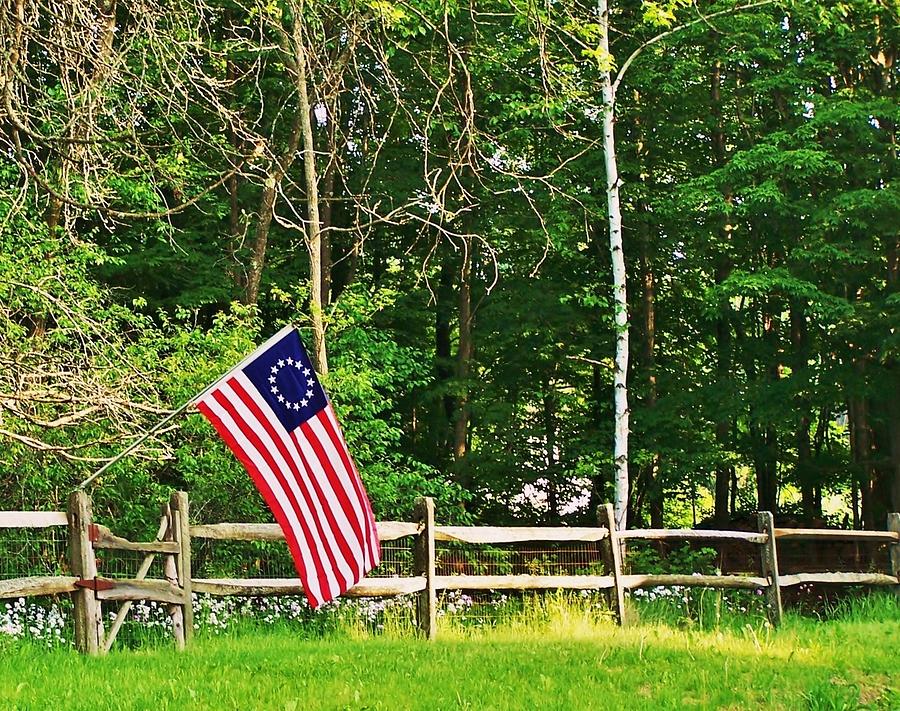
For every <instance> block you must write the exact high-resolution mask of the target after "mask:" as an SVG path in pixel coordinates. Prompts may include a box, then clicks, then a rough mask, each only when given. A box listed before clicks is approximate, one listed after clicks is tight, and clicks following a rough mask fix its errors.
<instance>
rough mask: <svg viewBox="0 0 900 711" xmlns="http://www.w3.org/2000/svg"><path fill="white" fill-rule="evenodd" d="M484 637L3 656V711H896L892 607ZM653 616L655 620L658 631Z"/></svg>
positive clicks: (265, 638)
mask: <svg viewBox="0 0 900 711" xmlns="http://www.w3.org/2000/svg"><path fill="white" fill-rule="evenodd" d="M540 613H541V614H539V615H533V616H531V618H530V619H525V618H523V619H521V620H519V621H515V620H511V621H507V622H504V623H503V624H501V625H499V626H497V627H495V628H491V629H477V630H473V629H467V628H463V627H460V626H459V625H453V624H447V625H445V626H444V628H443V629H442V631H441V632H442V638H441V639H440V640H439V641H438V642H437V643H431V644H429V643H427V642H424V641H421V640H417V639H411V638H409V637H407V636H401V635H398V634H392V633H391V632H390V631H388V632H382V633H380V634H378V635H370V634H369V633H367V632H365V631H364V630H358V629H353V628H348V629H346V630H344V631H342V632H338V633H333V634H329V635H327V636H326V637H324V638H323V639H317V640H312V639H303V638H301V637H300V636H299V635H298V634H297V633H296V632H292V631H290V630H289V629H287V628H285V627H282V626H275V627H273V628H271V629H267V630H256V631H253V632H247V631H245V632H243V633H240V634H234V635H228V636H225V637H201V638H200V639H198V640H197V642H196V643H195V645H194V646H193V648H192V649H190V650H189V651H188V652H187V653H185V654H175V653H173V652H172V651H170V650H169V649H167V648H159V647H157V648H154V649H149V650H137V651H129V650H125V651H119V652H114V653H113V654H111V655H109V656H108V657H105V658H99V659H88V658H84V657H80V656H79V655H77V654H75V653H74V652H70V651H67V650H64V649H61V650H56V651H47V650H43V649H40V648H38V647H37V646H36V645H33V644H25V643H21V642H18V643H6V644H0V708H2V709H4V710H14V709H16V710H17V709H73V710H74V709H85V710H88V709H90V710H91V711H96V710H99V709H154V710H161V709H176V708H177V709H284V710H287V711H290V710H298V711H299V710H301V709H567V710H569V709H599V708H603V709H620V708H623V709H644V708H646V709H682V708H711V709H712V708H715V709H719V708H721V709H756V708H767V709H768V708H772V709H854V708H873V709H900V603H898V601H897V599H896V598H895V597H892V596H884V597H876V598H870V599H867V600H863V601H860V602H858V603H856V604H855V605H852V606H848V607H847V608H846V609H844V610H843V611H842V612H840V613H839V614H836V615H835V616H834V617H833V618H832V619H829V620H827V621H818V620H812V619H808V618H799V617H792V616H789V617H788V619H787V622H786V624H785V625H784V627H783V628H781V629H779V630H777V631H774V630H772V629H770V628H769V627H768V625H767V624H766V623H764V622H763V621H761V620H760V619H759V618H758V617H756V618H748V617H747V616H744V617H743V619H741V618H738V617H736V618H733V619H727V620H719V622H718V623H717V624H716V625H714V626H709V625H707V626H706V627H705V628H701V627H700V626H699V625H692V623H690V622H689V621H682V622H681V623H680V624H673V623H672V622H665V621H664V616H660V615H656V616H655V618H654V616H653V615H645V616H644V618H645V619H644V621H642V622H640V623H638V624H635V625H633V626H631V627H628V628H626V629H618V628H617V627H615V626H614V625H613V624H611V623H610V622H608V621H606V620H603V619H597V618H596V616H595V615H593V614H592V613H591V611H590V610H589V609H587V608H583V607H579V606H577V605H572V604H571V603H568V602H566V603H563V602H559V603H555V602H554V601H553V598H550V599H548V600H547V602H545V603H544V605H543V608H542V609H541V611H540ZM660 617H662V618H663V620H662V621H660Z"/></svg>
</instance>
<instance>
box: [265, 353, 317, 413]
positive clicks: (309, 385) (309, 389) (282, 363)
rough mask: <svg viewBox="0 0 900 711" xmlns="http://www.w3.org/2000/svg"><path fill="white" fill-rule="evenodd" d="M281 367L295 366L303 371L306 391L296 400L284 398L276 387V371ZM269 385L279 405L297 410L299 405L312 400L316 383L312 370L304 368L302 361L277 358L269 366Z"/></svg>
mask: <svg viewBox="0 0 900 711" xmlns="http://www.w3.org/2000/svg"><path fill="white" fill-rule="evenodd" d="M282 368H296V369H297V370H299V371H301V372H302V373H303V377H304V378H305V379H306V392H305V393H304V396H303V397H301V398H300V400H298V401H296V402H295V401H292V400H289V399H288V398H286V397H285V396H284V394H283V393H282V392H281V391H280V390H279V389H278V383H277V380H278V372H279V371H280V370H281V369H282ZM269 386H270V387H269V390H271V391H272V394H273V395H274V396H275V399H276V400H278V402H279V403H280V404H281V405H284V407H285V408H287V409H288V410H294V411H299V410H300V408H301V407H306V406H307V405H309V401H310V400H312V396H313V388H314V387H315V386H316V383H315V381H314V380H313V378H312V371H311V370H310V369H309V368H304V367H303V363H301V362H300V361H299V360H294V359H293V358H279V359H278V361H277V362H276V363H275V364H274V365H273V366H272V368H271V375H269Z"/></svg>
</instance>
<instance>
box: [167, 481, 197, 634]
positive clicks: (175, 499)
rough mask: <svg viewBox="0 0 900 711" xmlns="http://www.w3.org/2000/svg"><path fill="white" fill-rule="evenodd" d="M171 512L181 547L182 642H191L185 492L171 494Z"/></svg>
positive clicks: (188, 506)
mask: <svg viewBox="0 0 900 711" xmlns="http://www.w3.org/2000/svg"><path fill="white" fill-rule="evenodd" d="M171 505H172V512H173V513H174V514H175V521H174V523H175V540H176V541H177V542H178V544H179V545H180V546H181V552H180V553H179V554H178V584H179V585H180V586H181V589H182V590H183V592H184V603H183V604H182V617H183V619H184V641H185V644H187V643H189V642H190V641H191V638H192V637H193V636H194V604H193V596H192V594H191V592H192V591H191V575H192V574H193V571H192V570H191V524H190V504H189V502H188V495H187V492H186V491H176V492H175V493H174V494H172V504H171Z"/></svg>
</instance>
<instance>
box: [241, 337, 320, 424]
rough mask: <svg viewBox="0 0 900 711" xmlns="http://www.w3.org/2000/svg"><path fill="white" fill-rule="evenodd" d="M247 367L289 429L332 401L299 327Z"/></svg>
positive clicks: (260, 390)
mask: <svg viewBox="0 0 900 711" xmlns="http://www.w3.org/2000/svg"><path fill="white" fill-rule="evenodd" d="M243 370H244V374H245V375H246V376H247V377H248V378H249V379H250V382H252V383H253V384H254V385H255V386H256V389H257V390H259V392H260V394H261V395H262V396H263V397H264V398H265V399H266V402H268V403H269V406H270V407H271V408H272V412H274V413H275V416H276V417H277V418H278V419H279V421H280V422H281V424H282V425H284V428H285V429H286V430H288V431H291V430H294V429H296V428H297V427H299V426H300V425H301V424H303V423H304V422H306V421H307V420H308V419H309V418H310V417H312V416H313V415H316V414H317V413H318V412H320V411H321V410H322V409H323V408H324V407H325V405H326V404H327V403H328V400H327V399H326V397H325V391H324V390H322V386H321V385H319V380H318V378H316V371H315V370H314V369H313V367H312V363H311V362H310V360H309V356H308V355H307V354H306V349H305V348H304V347H303V344H302V343H301V342H300V335H299V334H298V333H297V331H296V330H294V331H291V332H290V333H288V334H287V335H286V336H285V337H284V338H282V339H281V340H280V341H277V342H276V343H274V344H273V345H272V346H270V347H269V348H267V349H266V350H265V351H264V352H263V353H260V354H259V355H258V356H257V357H256V358H254V359H253V361H251V362H250V363H249V364H247V365H246V366H244V368H243Z"/></svg>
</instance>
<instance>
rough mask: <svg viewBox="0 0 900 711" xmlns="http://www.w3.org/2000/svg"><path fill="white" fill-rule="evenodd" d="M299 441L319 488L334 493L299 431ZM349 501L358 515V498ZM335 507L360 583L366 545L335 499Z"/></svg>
mask: <svg viewBox="0 0 900 711" xmlns="http://www.w3.org/2000/svg"><path fill="white" fill-rule="evenodd" d="M315 419H316V418H315V417H313V418H311V419H310V420H309V422H310V423H312V422H313V421H315ZM317 439H318V438H317ZM297 441H298V442H299V443H300V449H301V450H302V452H303V456H305V457H306V461H308V462H310V468H312V469H313V471H311V472H310V473H309V474H310V476H312V477H315V479H316V481H317V482H318V483H319V486H320V487H322V489H323V490H324V491H332V492H333V491H334V485H333V483H332V482H331V480H329V478H328V474H327V473H326V472H325V469H324V465H321V466H318V467H313V465H312V462H318V461H319V460H320V457H319V455H318V454H316V452H315V450H314V449H313V445H312V443H311V442H310V441H309V440H308V439H307V437H306V435H305V434H304V433H303V432H302V431H301V430H299V429H298V430H297ZM322 447H323V449H324V444H323V445H322ZM326 456H327V455H326ZM337 471H338V472H341V471H343V464H340V465H339V466H338V469H337ZM338 476H339V477H340V475H339V474H338ZM342 488H343V487H342ZM335 497H337V494H335ZM347 499H348V502H349V505H350V508H351V509H353V511H354V512H356V513H357V514H358V513H359V512H358V510H357V506H356V504H355V500H356V497H355V496H353V495H351V494H348V495H347ZM335 505H336V506H337V510H338V511H340V514H341V515H340V520H342V521H343V522H344V526H342V528H341V531H342V533H343V535H344V538H345V539H346V540H347V542H348V543H349V544H350V548H351V552H352V553H353V555H354V560H352V561H347V562H348V563H349V564H350V565H351V567H352V568H353V570H354V571H355V574H354V577H355V581H356V582H359V581H360V580H362V579H363V576H364V575H365V574H366V549H365V545H364V543H363V541H361V540H360V537H359V534H358V533H357V532H356V531H355V530H353V525H352V524H351V523H350V521H349V520H348V519H347V517H346V515H345V514H344V510H343V507H342V506H341V504H340V502H339V501H337V499H336V498H335ZM361 530H362V531H365V529H364V528H362V529H361Z"/></svg>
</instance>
